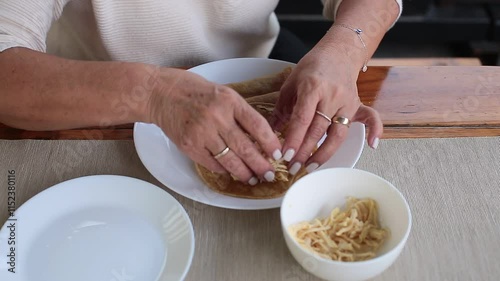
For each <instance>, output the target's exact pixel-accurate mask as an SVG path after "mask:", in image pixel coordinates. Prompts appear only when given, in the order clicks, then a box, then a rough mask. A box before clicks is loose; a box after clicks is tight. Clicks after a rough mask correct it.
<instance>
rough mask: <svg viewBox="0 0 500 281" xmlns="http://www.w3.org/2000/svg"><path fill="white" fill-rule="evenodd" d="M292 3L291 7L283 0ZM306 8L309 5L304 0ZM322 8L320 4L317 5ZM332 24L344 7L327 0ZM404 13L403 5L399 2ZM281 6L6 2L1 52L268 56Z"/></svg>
mask: <svg viewBox="0 0 500 281" xmlns="http://www.w3.org/2000/svg"><path fill="white" fill-rule="evenodd" d="M285 1H286V0H285ZM304 1H307V0H304ZM316 1H318V0H316ZM322 1H323V3H324V7H325V9H324V14H325V15H326V16H327V17H330V18H334V16H335V13H336V10H337V7H338V5H339V3H340V2H341V1H342V0H322ZM396 1H397V2H398V3H399V6H400V8H402V5H401V0H396ZM277 4H278V0H252V1H245V0H1V1H0V52H1V51H3V50H6V49H8V48H11V47H16V46H21V47H26V48H30V49H33V50H37V51H41V52H47V53H51V54H55V55H58V56H61V57H66V58H72V59H80V60H118V61H131V62H144V63H151V64H156V65H161V66H191V65H196V64H200V63H203V62H207V61H213V60H218V59H224V58H230V57H267V56H268V55H269V53H270V51H271V49H272V47H273V45H274V42H275V40H276V37H277V34H278V32H279V25H278V21H277V18H276V16H275V14H274V12H273V11H274V9H275V8H276V5H277Z"/></svg>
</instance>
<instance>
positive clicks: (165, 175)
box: [134, 58, 365, 210]
mask: <svg viewBox="0 0 500 281" xmlns="http://www.w3.org/2000/svg"><path fill="white" fill-rule="evenodd" d="M287 66H293V64H292V63H289V62H283V61H277V60H270V59H262V58H238V59H228V60H222V61H216V62H211V63H207V64H204V65H200V66H197V67H194V68H192V69H190V70H189V71H192V72H194V73H197V74H199V75H201V76H203V77H205V78H206V79H208V80H210V81H213V82H216V83H220V84H225V83H231V82H238V81H243V80H248V79H253V78H256V77H260V76H265V75H270V74H273V73H276V72H279V71H281V70H282V69H283V68H285V67H287ZM322 141H323V140H321V141H320V143H321V142H322ZM364 141H365V126H364V124H361V123H353V124H352V125H351V127H350V129H349V134H348V136H347V139H346V141H345V142H344V143H343V144H342V146H341V147H340V148H339V150H338V151H337V152H336V153H335V155H334V156H333V157H332V158H330V160H329V161H328V162H326V163H325V164H323V165H322V166H321V167H320V168H319V169H325V168H334V167H349V168H352V167H354V165H355V164H356V162H357V161H358V159H359V157H360V156H361V152H362V151H363V146H364ZM134 142H135V147H136V150H137V153H138V154H139V158H140V159H141V161H142V163H143V164H144V166H145V167H146V169H148V171H149V172H150V173H151V174H152V175H153V176H154V177H155V178H156V179H157V180H158V181H160V182H161V183H163V184H164V185H165V186H167V187H168V188H170V189H171V190H173V191H175V192H177V193H179V194H181V195H183V196H185V197H187V198H190V199H192V200H195V201H198V202H202V203H205V204H208V205H212V206H217V207H223V208H229V209H240V210H258V209H270V208H278V207H279V206H280V205H281V201H282V198H275V199H265V200H255V199H243V198H235V197H230V196H226V195H222V194H219V193H216V192H213V191H212V190H211V189H210V188H208V187H207V186H205V184H204V183H203V182H202V181H201V180H200V179H199V178H198V175H197V173H196V170H195V168H194V164H193V162H192V161H191V160H190V159H189V158H188V157H186V156H185V155H184V154H183V153H182V152H180V151H179V150H178V149H177V147H176V146H175V144H174V143H173V142H172V141H171V140H169V139H168V137H166V136H165V134H164V133H163V132H162V130H161V129H160V128H159V127H157V126H156V125H154V124H145V123H136V124H135V126H134Z"/></svg>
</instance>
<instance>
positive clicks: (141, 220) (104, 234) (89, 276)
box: [0, 175, 194, 281]
mask: <svg viewBox="0 0 500 281" xmlns="http://www.w3.org/2000/svg"><path fill="white" fill-rule="evenodd" d="M9 219H10V220H8V221H7V222H6V223H5V224H4V226H3V227H2V229H1V231H0V253H2V256H1V257H0V261H1V263H0V280H5V281H7V280H8V281H35V280H44V281H48V280H50V281H68V280H71V281H88V280H104V281H123V280H126V281H134V280H141V281H179V280H183V279H184V277H185V276H186V274H187V272H188V269H189V267H190V265H191V261H192V258H193V254H194V232H193V227H192V225H191V221H190V220H189V217H188V215H187V214H186V212H185V211H184V209H183V208H182V206H181V205H180V204H179V203H178V202H177V201H176V200H175V199H174V198H173V197H172V196H171V195H170V194H168V193H167V192H166V191H164V190H162V189H161V188H159V187H157V186H154V185H152V184H150V183H147V182H145V181H142V180H138V179H134V178H129V177H123V176H109V175H102V176H89V177H82V178H77V179H73V180H69V181H66V182H63V183H60V184H57V185H55V186H53V187H51V188H48V189H46V190H44V191H42V192H41V193H39V194H38V195H36V196H34V197H33V198H31V199H30V200H29V201H27V202H26V203H24V204H23V205H22V206H21V207H20V208H19V209H18V210H17V211H16V212H15V216H14V217H10V218H9ZM12 224H14V226H15V228H13V227H12ZM9 237H14V240H15V244H13V245H10V246H8V241H12V239H11V240H9V239H8V238H9ZM10 247H15V251H14V252H15V258H14V259H12V258H7V257H6V255H7V254H6V253H10V252H11V250H12V249H10ZM6 258H7V260H5V259H6ZM12 261H13V263H10V264H9V263H8V262H12ZM11 267H14V270H15V273H12V272H10V271H8V270H9V268H11Z"/></svg>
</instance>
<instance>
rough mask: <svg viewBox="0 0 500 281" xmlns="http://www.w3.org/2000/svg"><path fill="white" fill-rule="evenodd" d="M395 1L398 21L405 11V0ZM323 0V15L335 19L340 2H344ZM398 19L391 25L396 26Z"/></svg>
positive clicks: (340, 0)
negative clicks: (397, 7) (397, 8)
mask: <svg viewBox="0 0 500 281" xmlns="http://www.w3.org/2000/svg"><path fill="white" fill-rule="evenodd" d="M394 1H395V2H396V3H397V4H398V6H399V14H398V17H397V19H396V21H398V19H399V17H400V16H401V13H402V12H403V0H394ZM321 2H323V16H324V17H326V18H327V19H330V20H332V21H335V17H336V16H337V10H338V8H339V6H340V3H342V0H321ZM396 21H394V22H393V23H392V25H391V27H393V26H394V24H395V23H396Z"/></svg>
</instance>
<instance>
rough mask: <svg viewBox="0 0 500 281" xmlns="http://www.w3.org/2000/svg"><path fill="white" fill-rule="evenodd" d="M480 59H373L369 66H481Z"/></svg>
mask: <svg viewBox="0 0 500 281" xmlns="http://www.w3.org/2000/svg"><path fill="white" fill-rule="evenodd" d="M481 65H482V64H481V60H479V59H478V58H373V59H371V60H370V61H369V62H368V66H481Z"/></svg>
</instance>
